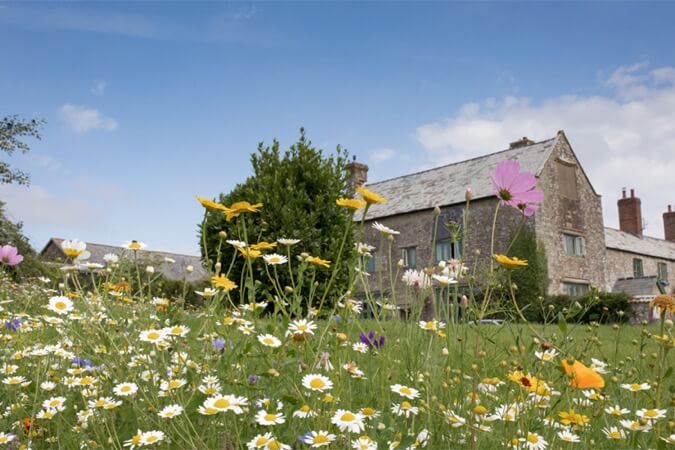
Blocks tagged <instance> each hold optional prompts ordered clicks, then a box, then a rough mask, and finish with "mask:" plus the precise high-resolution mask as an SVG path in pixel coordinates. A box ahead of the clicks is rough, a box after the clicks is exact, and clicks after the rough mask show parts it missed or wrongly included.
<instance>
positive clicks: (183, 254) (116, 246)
mask: <svg viewBox="0 0 675 450" xmlns="http://www.w3.org/2000/svg"><path fill="white" fill-rule="evenodd" d="M49 239H50V240H53V239H58V240H61V241H65V240H67V239H63V238H58V237H52V238H49ZM82 242H84V243H85V244H87V245H88V246H89V245H95V246H99V247H113V248H119V249H120V250H130V249H128V248H125V247H123V246H121V245H111V244H99V243H98V242H87V241H82ZM137 251H139V252H147V253H162V254H167V255H176V256H189V257H190V258H201V256H198V255H186V254H185V253H176V252H165V251H163V250H145V249H141V250H137Z"/></svg>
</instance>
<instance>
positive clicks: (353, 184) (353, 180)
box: [347, 156, 368, 194]
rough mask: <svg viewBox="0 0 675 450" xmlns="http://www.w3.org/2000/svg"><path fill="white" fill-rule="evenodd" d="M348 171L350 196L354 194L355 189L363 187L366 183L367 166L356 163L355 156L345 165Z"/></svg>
mask: <svg viewBox="0 0 675 450" xmlns="http://www.w3.org/2000/svg"><path fill="white" fill-rule="evenodd" d="M347 169H348V170H349V180H348V182H347V183H348V187H349V192H351V193H352V194H353V193H354V192H356V188H357V187H359V186H363V185H364V184H366V183H367V182H368V166H367V165H366V164H362V163H360V162H356V156H354V157H353V160H352V162H350V163H349V164H347Z"/></svg>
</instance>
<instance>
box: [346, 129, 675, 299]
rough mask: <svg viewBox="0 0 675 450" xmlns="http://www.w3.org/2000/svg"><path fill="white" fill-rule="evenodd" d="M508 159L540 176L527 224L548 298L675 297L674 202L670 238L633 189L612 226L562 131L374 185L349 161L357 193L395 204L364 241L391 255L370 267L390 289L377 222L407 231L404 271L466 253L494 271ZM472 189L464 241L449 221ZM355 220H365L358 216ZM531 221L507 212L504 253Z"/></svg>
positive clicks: (374, 212) (373, 215)
mask: <svg viewBox="0 0 675 450" xmlns="http://www.w3.org/2000/svg"><path fill="white" fill-rule="evenodd" d="M506 159H515V160H517V161H518V162H519V163H520V166H521V170H527V171H530V172H532V173H534V174H535V175H536V177H537V180H538V187H539V188H541V189H542V190H543V191H544V194H545V200H544V203H543V204H542V205H540V207H539V209H538V210H537V211H536V213H535V214H534V215H533V216H532V217H530V218H527V219H526V223H525V226H527V227H530V229H532V230H534V233H535V235H536V238H537V240H538V241H539V242H541V243H542V244H543V246H544V249H545V252H546V256H547V260H548V273H549V279H550V280H549V281H550V283H549V294H567V295H571V296H578V295H582V294H583V293H585V292H587V291H588V290H589V288H591V287H595V288H598V289H600V290H603V291H624V292H628V293H630V294H631V295H633V296H634V299H635V301H636V302H645V301H649V300H651V299H652V298H653V297H654V295H656V294H658V292H659V290H663V291H665V292H673V291H674V290H673V285H674V284H675V283H674V281H675V211H673V210H672V207H670V206H669V207H668V211H667V212H665V213H664V214H663V220H664V227H665V237H666V239H665V240H664V239H656V238H652V237H648V236H643V234H642V224H643V222H642V217H641V202H640V199H639V198H638V197H636V196H635V191H634V190H633V189H631V190H630V196H627V194H626V192H625V189H624V192H623V193H622V196H621V198H620V199H619V200H618V213H619V218H620V220H619V222H620V229H619V230H616V229H613V228H607V227H605V226H604V221H603V216H602V205H601V201H602V199H601V196H600V194H599V193H598V192H597V191H596V190H595V189H594V187H593V184H592V183H591V180H590V179H589V178H588V176H587V174H586V172H585V171H584V168H583V167H582V166H581V164H580V163H579V160H578V159H577V157H576V155H575V154H574V150H573V149H572V146H571V145H570V142H569V141H568V139H567V137H566V136H565V133H564V132H563V131H559V132H558V133H557V134H556V136H555V137H553V138H551V139H547V140H545V141H541V142H533V141H531V140H529V139H527V138H523V139H521V140H518V141H515V142H512V143H511V144H510V146H509V148H508V149H507V150H503V151H499V152H496V153H492V154H489V155H485V156H481V157H478V158H473V159H469V160H466V161H461V162H458V163H454V164H448V165H445V166H442V167H437V168H434V169H430V170H425V171H422V172H417V173H413V174H410V175H404V176H401V177H397V178H392V179H388V180H384V181H379V182H376V183H370V184H368V183H367V174H368V166H367V165H365V164H361V163H358V162H356V161H354V162H352V163H350V166H349V168H350V175H351V178H350V180H351V183H352V185H353V186H352V187H355V186H358V185H361V184H366V186H367V187H368V188H369V189H371V190H373V191H375V192H377V193H379V194H381V195H383V196H384V197H386V198H387V199H388V200H389V201H388V203H387V204H376V205H372V206H371V207H370V209H369V210H368V214H367V216H366V218H365V222H366V226H365V228H364V230H365V231H364V239H363V241H364V242H368V243H370V244H372V245H375V246H376V247H378V250H376V251H379V252H381V253H382V254H380V255H378V256H377V258H373V260H375V261H376V262H375V264H377V265H379V266H381V267H373V265H374V264H372V263H371V267H369V269H368V270H369V271H372V272H378V271H381V272H383V273H381V275H382V277H383V278H384V279H385V280H386V281H385V283H383V285H384V286H388V283H389V281H388V273H387V270H382V267H384V268H387V267H388V261H387V255H386V253H388V251H387V250H386V249H387V244H386V243H384V242H381V236H380V233H379V232H377V231H376V230H374V229H373V228H372V227H371V224H372V223H374V222H379V223H381V224H383V225H386V226H388V227H390V228H392V229H394V230H397V231H400V235H398V236H396V239H395V240H394V243H393V245H394V249H393V251H392V260H393V264H394V267H396V264H397V262H398V261H399V260H402V261H403V263H404V266H405V267H408V268H416V269H421V268H423V267H425V266H428V265H430V264H433V263H436V262H437V261H440V260H443V259H445V260H447V259H451V258H457V259H458V258H460V256H461V257H463V260H464V263H465V264H466V265H468V266H469V267H472V266H473V265H474V264H477V267H479V268H480V267H486V265H488V264H489V260H490V231H491V229H492V221H493V215H494V210H495V206H496V204H497V198H496V197H495V195H494V194H493V187H492V181H491V178H490V174H491V173H492V172H493V170H494V169H495V167H496V166H497V164H498V163H500V162H501V161H504V160H506ZM468 187H471V189H472V192H473V196H472V200H471V203H470V208H469V214H468V215H467V216H466V229H465V230H463V237H462V239H459V240H457V239H453V236H452V233H453V232H452V231H451V230H449V229H448V228H447V227H446V226H445V225H444V224H445V223H447V222H451V221H452V222H455V223H459V224H461V223H463V221H464V215H465V214H466V199H465V195H466V189H467V188H468ZM435 207H439V208H440V217H439V220H438V225H437V227H436V229H435V230H434V223H435V220H434V208H435ZM355 220H361V217H360V216H359V214H358V213H357V215H356V216H355ZM522 220H523V219H522V214H520V212H519V211H517V210H515V209H514V208H501V209H500V211H499V216H498V220H497V228H496V236H495V253H504V252H505V251H506V249H507V246H508V245H509V243H510V241H511V237H512V235H513V233H514V232H515V230H516V228H517V227H518V226H519V224H520V222H521V221H522ZM455 234H456V233H455ZM434 235H435V236H436V239H435V240H434ZM432 247H433V248H432ZM464 249H467V251H466V252H464ZM432 255H434V256H433V259H435V261H433V260H432ZM399 282H400V281H399ZM659 288H660V289H659ZM401 291H403V290H402V289H401Z"/></svg>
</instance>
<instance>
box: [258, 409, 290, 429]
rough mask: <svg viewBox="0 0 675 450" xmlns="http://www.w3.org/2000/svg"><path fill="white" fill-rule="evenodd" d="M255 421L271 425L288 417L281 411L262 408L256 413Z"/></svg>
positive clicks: (279, 422)
mask: <svg viewBox="0 0 675 450" xmlns="http://www.w3.org/2000/svg"><path fill="white" fill-rule="evenodd" d="M255 421H256V422H258V424H259V425H265V426H271V425H278V424H281V423H284V422H286V418H285V417H284V414H283V413H281V412H268V411H265V410H264V409H261V410H260V411H258V412H257V413H256V415H255Z"/></svg>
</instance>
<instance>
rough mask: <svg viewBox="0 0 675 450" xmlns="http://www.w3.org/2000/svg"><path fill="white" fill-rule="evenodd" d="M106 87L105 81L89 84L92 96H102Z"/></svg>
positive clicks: (95, 81)
mask: <svg viewBox="0 0 675 450" xmlns="http://www.w3.org/2000/svg"><path fill="white" fill-rule="evenodd" d="M106 87H108V83H106V81H105V80H94V82H93V83H92V84H91V89H90V91H91V93H92V94H94V95H103V94H104V93H105V88H106Z"/></svg>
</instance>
